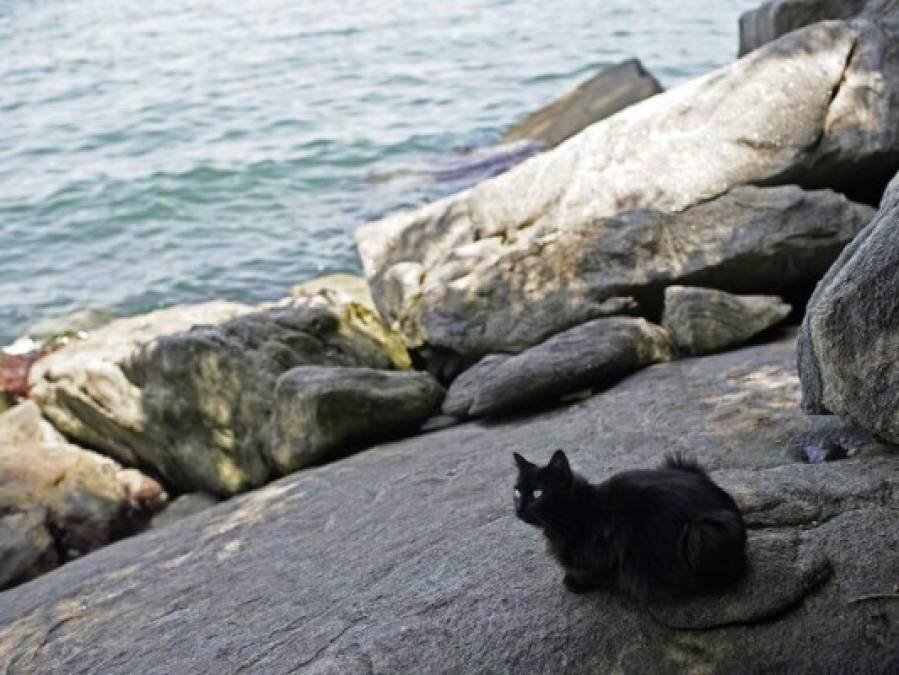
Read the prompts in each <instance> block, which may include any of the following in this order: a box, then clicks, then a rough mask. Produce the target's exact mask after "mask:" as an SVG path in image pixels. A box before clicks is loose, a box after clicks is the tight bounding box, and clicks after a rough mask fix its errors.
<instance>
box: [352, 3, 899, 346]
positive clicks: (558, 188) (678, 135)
mask: <svg viewBox="0 0 899 675" xmlns="http://www.w3.org/2000/svg"><path fill="white" fill-rule="evenodd" d="M897 24H899V12H895V11H892V10H890V9H889V8H887V7H885V8H883V11H881V12H880V13H873V12H869V13H865V14H864V15H862V16H861V17H859V18H857V19H853V20H851V21H828V22H822V23H816V24H814V25H811V26H808V27H806V28H803V29H801V30H798V31H794V32H792V33H790V34H788V35H785V36H783V37H781V38H780V39H778V40H777V41H775V42H772V43H770V44H768V45H765V46H764V47H762V48H761V49H758V50H756V51H754V52H752V53H751V54H749V55H747V56H746V57H744V58H743V59H741V60H739V61H737V62H736V63H734V64H731V65H729V66H726V67H724V68H722V69H719V70H717V71H714V72H712V73H710V74H708V75H706V76H705V77H702V78H699V79H697V80H694V81H692V82H689V83H687V84H685V85H683V86H680V87H677V88H675V89H672V90H670V91H667V92H665V93H663V94H660V95H657V96H654V97H652V98H650V99H648V100H645V101H643V102H641V103H638V104H636V105H634V106H631V107H630V108H627V109H626V110H623V111H621V112H620V113H618V114H616V115H614V116H612V117H610V118H608V119H606V120H603V121H601V122H598V123H596V124H594V125H592V126H591V127H589V128H588V129H586V130H585V131H583V132H581V133H580V134H578V135H577V136H576V137H574V138H572V139H570V140H569V141H568V142H566V143H564V144H562V145H561V146H559V147H557V148H555V149H554V150H552V151H549V152H546V153H542V154H541V155H538V156H536V157H534V158H531V159H529V160H527V161H525V162H524V163H522V164H521V165H519V166H518V167H516V168H514V169H512V170H510V171H508V172H507V173H505V174H503V175H501V176H498V177H496V178H493V179H490V180H487V181H484V182H482V183H480V184H479V185H477V186H476V187H474V188H472V189H470V190H467V191H465V192H462V193H460V194H458V195H454V196H452V197H448V198H446V199H443V200H441V201H438V202H435V203H433V204H430V205H427V206H425V207H422V208H420V209H417V210H413V211H410V212H405V213H399V214H396V215H393V216H390V217H388V218H386V219H384V220H382V221H380V222H377V223H372V224H369V225H366V226H364V227H362V228H360V229H359V230H358V232H357V243H358V246H359V251H360V254H361V258H362V261H363V265H364V267H365V271H366V275H367V277H368V279H369V282H370V283H371V286H372V291H373V295H374V297H375V301H376V302H377V303H378V308H379V310H380V311H381V314H382V315H383V316H384V317H385V319H386V320H387V321H388V323H389V324H390V325H392V326H395V327H397V328H399V329H402V331H403V333H404V335H405V336H406V340H407V344H408V345H410V346H413V347H417V346H419V345H421V344H424V343H428V344H434V345H438V346H448V347H451V348H453V349H462V350H472V351H473V352H476V353H479V354H486V353H489V352H491V351H508V350H510V349H511V350H513V351H514V350H518V349H521V348H522V347H523V346H527V345H522V342H528V343H529V344H534V343H535V342H537V341H539V340H540V339H543V338H545V337H546V336H548V335H550V334H552V333H553V332H558V331H559V330H562V329H564V328H567V327H569V326H571V325H575V324H577V323H581V322H583V321H584V320H587V319H589V318H596V317H597V316H599V315H601V314H609V313H615V312H620V311H621V310H622V305H621V303H622V300H621V297H622V295H624V294H623V293H622V292H618V291H617V290H616V289H615V288H614V287H612V288H611V289H610V288H604V287H602V286H600V287H599V289H597V288H596V287H597V282H596V281H595V278H596V277H602V276H603V275H604V272H603V270H604V269H605V266H601V267H599V268H587V269H586V270H584V269H582V266H583V263H580V264H579V261H580V260H581V259H582V258H583V257H584V256H583V255H582V254H580V251H581V250H582V249H585V250H587V251H590V252H592V253H595V252H596V251H597V250H602V249H601V248H598V246H597V244H598V242H597V239H598V238H600V237H602V233H603V232H607V231H608V230H612V231H614V232H616V233H618V234H619V235H620V238H626V234H621V233H622V231H623V232H627V231H628V230H627V228H626V223H627V222H628V221H630V220H633V219H638V220H645V219H646V218H647V217H650V216H651V217H654V218H656V219H660V220H663V221H666V220H667V219H674V218H677V217H678V215H681V216H683V217H684V218H686V219H687V220H690V218H689V217H688V215H685V214H686V212H687V211H688V210H690V209H695V208H702V207H703V206H707V205H709V204H711V203H714V202H715V201H716V200H717V199H718V198H724V199H727V195H728V193H730V194H731V195H732V193H733V190H734V188H735V187H737V186H740V185H744V184H754V185H763V186H772V185H787V184H792V183H798V184H800V185H802V186H803V187H805V188H818V187H831V188H837V189H839V190H841V191H844V192H847V191H848V192H853V193H855V192H858V193H860V194H862V193H864V194H865V196H866V198H870V199H871V200H874V199H876V198H877V197H879V191H880V190H881V189H882V187H883V185H885V183H886V180H887V178H888V174H889V175H891V173H889V172H893V173H894V172H895V171H896V169H897V168H899V81H897V78H899V54H897V53H896V51H895V50H893V49H891V48H890V45H892V44H894V42H895V39H896V38H897V37H899V25H897ZM647 139H652V142H648V140H647ZM710 208H715V207H714V206H712V207H710ZM647 211H649V212H650V216H647V215H646V212H647ZM720 211H721V207H720V206H719V212H720ZM657 227H663V226H662V225H658V226H657ZM699 229H700V228H699V227H697V228H696V230H697V231H699ZM744 229H745V228H744ZM597 233H600V234H597ZM585 239H586V241H585ZM627 243H628V244H631V245H633V242H630V241H629V242H627ZM585 244H586V245H585ZM606 245H607V246H613V243H612V242H609V243H607V244H606ZM622 249H623V250H630V247H628V248H625V247H622ZM649 253H651V256H650V257H655V251H651V252H649ZM566 256H567V257H566ZM663 257H664V256H663ZM535 258H545V260H546V262H542V263H539V264H535V263H534V262H533V260H534V259H535ZM569 259H570V260H572V261H573V262H574V263H575V264H574V265H572V266H571V267H573V268H574V270H571V269H570V267H569V266H567V265H563V264H562V263H561V262H559V261H562V260H564V262H565V263H568V262H569ZM395 266H399V267H395ZM591 271H592V272H593V274H590V272H591ZM746 273H747V274H751V273H752V272H751V269H749V268H748V267H747V268H746ZM651 275H652V271H650V272H648V273H647V275H646V276H651ZM806 278H813V275H809V276H808V277H806ZM400 280H401V281H402V283H397V282H398V281H400ZM670 283H685V282H684V281H682V280H672V281H671V282H670ZM691 283H692V282H691ZM585 289H586V290H585ZM722 290H728V291H735V290H736V289H732V288H722ZM601 291H604V292H601ZM737 292H753V293H769V292H777V289H774V288H766V287H764V285H762V287H756V288H754V289H752V290H748V289H744V290H740V291H737ZM610 296H611V298H617V299H618V300H617V302H616V301H613V300H612V299H610ZM567 299H570V302H568V301H567ZM537 307H545V308H547V309H543V311H542V314H541V315H537V316H535V315H534V312H535V308H537ZM484 308H489V309H484ZM550 308H551V309H550ZM572 308H574V309H572ZM497 310H498V311H497ZM546 314H550V315H552V316H551V318H550V320H549V322H550V323H552V324H554V325H553V326H552V328H551V329H549V330H544V329H543V328H544V326H545V324H546V322H547V319H546V316H545V315H546ZM560 315H561V316H560ZM490 317H498V320H497V323H498V324H500V325H501V326H502V328H497V327H494V326H493V325H491V318H490ZM565 324H567V325H565ZM504 332H508V333H510V334H511V335H512V336H513V338H514V339H507V340H504V341H503V344H497V341H496V339H495V335H496V334H499V333H504ZM482 334H483V335H484V336H485V337H483V338H480V336H481V335H482ZM535 335H536V336H537V337H536V338H535V337H534V336H535ZM472 342H480V343H481V344H468V343H472ZM511 343H515V346H514V347H512V346H511ZM453 345H458V346H453Z"/></svg>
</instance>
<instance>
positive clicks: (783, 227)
mask: <svg viewBox="0 0 899 675" xmlns="http://www.w3.org/2000/svg"><path fill="white" fill-rule="evenodd" d="M873 213H874V211H873V209H871V208H870V207H868V206H866V205H861V204H856V203H854V202H851V201H849V200H847V199H846V198H845V197H843V196H841V195H838V194H836V193H834V192H831V191H829V190H816V191H804V190H802V189H800V188H798V187H796V186H782V187H774V188H758V187H749V186H744V187H737V188H734V189H733V190H731V191H730V192H728V193H727V194H725V195H723V196H721V197H718V198H716V199H712V200H711V201H707V202H703V203H701V204H698V205H696V206H693V207H690V208H687V209H686V210H684V211H682V212H663V211H657V210H648V209H644V210H639V211H632V212H629V213H625V214H623V215H621V216H616V217H610V218H604V219H603V218H597V219H592V220H583V221H581V220H580V218H579V216H578V214H577V212H569V213H568V214H567V215H565V216H563V217H564V218H567V220H559V221H546V222H543V223H542V224H540V225H537V224H532V225H531V226H528V227H525V228H524V229H522V230H516V231H515V232H509V233H507V234H505V235H503V236H492V237H485V238H481V239H479V240H478V241H474V242H470V243H467V244H464V245H460V246H458V247H456V248H453V249H451V250H448V251H447V252H446V254H445V255H443V256H440V255H437V250H436V249H435V251H434V255H433V257H430V258H429V266H428V268H427V269H425V268H424V267H422V266H421V265H418V264H414V265H413V264H411V263H400V264H398V265H396V266H394V267H390V268H389V269H387V270H386V272H385V275H384V277H383V280H382V281H383V283H382V282H381V281H379V277H378V274H377V273H376V274H375V275H374V277H373V284H374V287H375V288H376V289H378V288H383V289H384V294H383V295H381V296H380V299H381V301H382V302H383V303H384V306H382V307H381V309H382V312H383V313H384V316H385V318H386V320H387V321H388V322H390V323H392V324H393V325H394V326H395V327H396V328H397V329H398V330H401V331H403V332H404V334H405V336H406V340H407V344H409V345H411V346H414V347H419V346H421V345H422V344H425V343H427V344H428V345H432V346H437V347H441V348H447V349H451V350H454V351H456V352H459V353H462V354H468V355H475V356H481V355H483V354H486V353H490V352H517V351H521V350H522V349H524V348H526V347H529V346H531V345H533V344H536V343H538V342H540V341H542V340H544V339H546V338H547V337H549V336H550V335H553V334H555V333H558V332H560V331H562V330H565V329H567V328H570V327H571V326H575V325H578V324H580V323H583V322H585V321H589V320H591V319H594V318H597V317H600V316H604V315H609V314H615V313H620V312H622V311H624V310H626V309H628V308H629V307H631V306H632V305H636V306H637V309H638V311H639V312H640V313H641V314H643V315H645V316H649V317H651V318H657V317H658V316H660V315H661V309H662V304H663V293H664V288H665V286H667V285H669V284H691V285H704V286H714V287H716V288H722V289H724V290H728V291H732V292H738V293H758V292H768V291H775V292H783V291H785V290H788V289H790V288H792V287H794V286H796V285H801V284H810V283H813V282H814V281H815V280H817V279H819V278H820V277H821V276H822V275H823V274H824V272H825V271H826V270H827V268H828V266H829V265H830V263H831V262H832V261H833V260H834V259H835V258H836V256H837V254H838V253H839V252H840V250H842V248H843V247H844V246H845V245H846V244H847V243H848V242H849V241H851V239H852V238H853V237H854V236H855V235H856V234H857V233H858V232H859V231H860V230H861V228H862V227H863V226H864V225H865V224H866V223H867V222H868V220H869V219H870V217H871V216H872V215H873ZM370 233H371V234H373V235H374V234H375V232H374V230H371V231H370ZM360 236H361V237H363V238H364V237H365V236H367V235H364V234H363V235H360ZM436 246H437V247H439V246H440V243H439V239H438V241H437V243H436ZM364 250H365V248H364V246H363V252H364ZM429 255H430V252H429ZM398 270H399V271H398ZM398 278H401V279H402V280H403V281H402V283H399V282H398V281H397V279H398Z"/></svg>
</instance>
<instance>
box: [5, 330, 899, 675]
mask: <svg viewBox="0 0 899 675" xmlns="http://www.w3.org/2000/svg"><path fill="white" fill-rule="evenodd" d="M794 361H795V342H794V340H793V338H792V337H788V338H787V339H784V340H783V341H781V342H779V343H776V344H772V345H767V346H759V347H752V348H748V349H744V350H741V351H737V352H731V353H727V354H723V355H719V356H714V357H705V358H699V359H689V360H682V361H675V362H670V363H666V364H660V365H656V366H653V367H650V368H648V369H646V370H644V371H641V372H640V373H638V374H636V375H634V376H632V377H631V378H629V379H627V380H625V381H624V382H622V383H621V384H619V385H618V386H616V387H615V388H613V389H611V390H609V391H607V392H606V393H604V394H601V395H597V396H595V397H593V398H591V399H589V400H587V401H585V402H582V403H579V404H577V405H575V406H573V407H569V408H565V409H559V410H556V411H554V412H551V413H547V414H543V415H540V416H537V417H531V418H525V419H518V420H516V421H513V422H507V423H503V424H491V425H484V424H467V425H463V426H457V427H454V428H451V429H446V430H443V431H439V432H435V433H433V434H430V435H427V436H422V437H418V438H413V439H408V440H405V441H402V442H399V443H393V444H390V445H383V446H379V447H377V448H374V449H372V450H371V451H369V452H366V453H362V454H359V455H355V456H353V457H351V458H349V459H346V460H342V461H339V462H336V463H333V464H330V465H328V466H325V467H322V468H319V469H314V470H310V471H305V472H301V473H298V474H294V475H292V476H289V477H287V478H284V479H282V480H280V481H278V482H277V483H273V484H271V485H268V486H266V487H265V488H263V489H260V490H258V491H256V492H253V493H250V494H247V495H244V496H241V497H237V498H234V499H232V500H230V501H228V502H225V503H223V504H220V505H218V506H216V507H213V508H211V509H208V510H206V511H204V512H203V513H201V514H198V515H195V516H193V517H191V518H188V519H186V520H183V521H181V522H179V523H175V524H173V525H171V526H170V527H167V528H164V529H161V530H158V531H153V532H150V533H148V534H144V535H140V536H138V537H135V538H132V539H129V540H126V541H124V542H121V543H118V544H115V545H113V546H111V547H107V548H106V549H104V550H102V551H99V552H97V553H95V554H91V555H90V556H87V557H85V558H83V559H81V560H78V561H75V562H73V563H71V564H69V565H66V566H65V567H62V568H60V569H59V570H56V571H54V572H52V573H50V574H48V575H45V576H44V577H41V578H40V579H37V580H35V581H33V582H30V583H28V584H26V585H24V586H22V587H20V588H17V589H14V590H12V591H10V592H6V593H4V594H3V595H2V596H0V671H3V672H8V673H10V674H11V675H12V674H16V673H26V672H27V673H60V672H65V673H77V672H103V673H110V674H114V673H129V674H130V673H134V672H144V673H171V672H196V673H216V674H217V675H222V674H224V673H286V672H300V673H341V674H352V673H399V672H430V673H467V672H490V673H587V672H593V673H596V672H599V673H608V672H622V673H646V672H651V673H661V674H665V673H683V672H703V673H741V672H742V673H746V672H761V671H765V672H772V671H775V672H790V673H808V674H809V675H810V674H812V673H815V674H816V675H817V674H818V673H822V672H864V673H872V674H875V675H876V674H878V673H883V674H886V673H892V672H896V669H897V667H899V648H897V645H899V603H897V602H896V601H895V599H890V598H889V597H886V596H883V594H884V593H888V592H889V591H890V587H891V585H892V584H894V583H896V580H897V579H899V557H897V556H896V555H895V552H896V550H899V501H897V498H899V455H897V454H896V453H895V451H890V450H888V449H886V448H884V447H883V446H880V445H878V444H876V443H873V442H870V441H865V440H864V436H863V435H862V436H861V437H860V436H858V435H857V433H856V432H855V431H853V430H852V429H851V428H848V427H846V425H845V424H841V423H840V422H839V421H838V420H834V419H832V418H818V417H806V416H803V415H802V414H801V413H800V412H799V409H798V402H799V382H798V379H797V377H796V372H795V367H794ZM827 439H830V440H832V441H834V442H841V443H846V444H849V445H851V448H849V450H851V453H852V454H853V456H852V458H850V459H847V460H843V461H840V462H832V463H823V464H805V463H801V462H796V461H794V460H793V459H792V456H793V452H794V450H795V449H796V448H801V447H804V446H806V445H809V444H820V443H822V442H824V441H825V440H827ZM850 439H856V440H854V441H851V440H850ZM558 447H563V448H566V449H569V450H570V451H571V452H570V456H571V459H572V463H573V464H574V466H575V468H576V469H578V470H580V471H582V472H584V473H586V474H587V475H589V476H591V477H592V478H594V479H597V480H598V479H601V478H603V477H606V476H608V475H610V474H611V473H613V472H615V471H618V470H621V469H625V468H631V467H638V466H651V465H654V464H656V463H657V462H658V461H659V459H660V457H661V456H662V454H663V453H665V452H670V451H672V450H684V451H688V452H691V453H693V454H695V455H696V456H697V457H698V458H699V459H701V460H702V461H704V462H705V463H706V464H707V465H708V466H709V468H710V469H711V470H712V474H713V476H714V477H715V478H716V479H717V480H718V481H719V482H720V483H721V484H722V485H723V486H725V487H726V488H727V489H729V490H730V491H731V492H732V493H733V494H734V495H735V497H736V499H737V500H738V502H739V503H740V504H741V505H742V507H743V508H744V510H745V512H746V517H747V522H748V523H749V524H750V526H751V528H752V531H751V533H750V544H749V547H750V556H751V559H752V560H753V566H754V567H753V573H752V574H751V575H750V576H749V577H748V578H747V580H746V582H745V583H744V584H743V585H742V586H741V587H739V588H738V589H737V590H736V591H735V592H734V593H732V594H730V595H727V596H725V597H723V598H721V599H719V600H717V601H707V600H702V601H696V602H695V603H691V604H688V605H684V606H680V607H677V606H675V607H668V608H658V609H655V610H653V612H652V614H650V613H647V612H646V611H643V610H640V609H638V608H637V607H635V606H633V605H632V604H630V603H628V602H626V601H624V600H621V599H620V598H617V597H613V596H609V595H607V594H604V593H597V594H591V595H587V596H575V595H572V594H570V593H567V592H565V591H564V589H563V588H562V584H561V573H560V571H559V569H558V568H556V567H555V565H554V564H553V563H552V562H550V560H549V559H548V557H547V555H546V553H545V552H544V546H543V541H542V540H541V536H540V534H539V533H538V532H537V531H535V530H534V529H533V528H530V527H528V526H526V525H525V524H523V523H521V522H519V521H517V520H516V518H515V516H514V514H513V507H512V495H511V492H512V484H513V480H514V475H515V469H514V466H513V463H512V459H511V453H512V452H513V451H519V452H521V453H524V454H526V455H527V456H529V457H534V458H535V459H545V458H546V457H549V456H550V454H551V453H552V451H553V450H554V449H556V448H558Z"/></svg>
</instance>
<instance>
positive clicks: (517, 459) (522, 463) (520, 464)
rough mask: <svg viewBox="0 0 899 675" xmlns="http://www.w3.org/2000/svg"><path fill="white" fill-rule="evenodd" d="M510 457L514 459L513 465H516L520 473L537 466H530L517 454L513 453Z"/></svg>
mask: <svg viewBox="0 0 899 675" xmlns="http://www.w3.org/2000/svg"><path fill="white" fill-rule="evenodd" d="M512 456H513V457H514V458H515V463H516V464H517V465H518V468H519V470H521V471H527V470H529V469H533V468H535V467H536V466H537V465H536V464H531V463H530V462H529V461H528V460H526V459H525V458H524V457H522V456H521V455H519V454H518V453H517V452H513V453H512Z"/></svg>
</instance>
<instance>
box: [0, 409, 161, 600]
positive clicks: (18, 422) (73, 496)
mask: <svg viewBox="0 0 899 675" xmlns="http://www.w3.org/2000/svg"><path fill="white" fill-rule="evenodd" d="M166 499H167V495H166V493H165V492H164V491H163V490H162V488H161V487H160V485H159V483H157V482H156V481H154V480H153V479H151V478H149V477H147V476H145V475H143V474H141V473H140V472H138V471H137V470H135V469H124V468H122V467H121V466H120V465H119V464H117V463H116V462H114V461H113V460H111V459H109V458H107V457H103V456H101V455H98V454H96V453H94V452H91V451H89V450H84V449H83V448H79V447H77V446H75V445H72V444H70V443H67V442H66V441H65V439H64V438H63V437H62V436H61V435H60V434H59V433H58V432H57V431H55V430H54V429H53V428H52V427H51V426H50V425H49V424H48V423H47V422H46V421H45V420H44V419H43V418H42V417H41V415H40V412H39V411H38V409H37V406H36V405H35V404H34V403H33V402H31V401H27V402H25V403H22V404H20V405H18V406H16V407H14V408H12V409H11V410H8V411H6V412H5V413H3V414H0V517H2V525H0V549H3V550H4V551H5V552H6V554H5V555H4V556H2V558H4V559H6V558H7V557H8V558H9V560H8V562H7V563H6V564H4V565H3V567H2V568H0V587H2V586H5V585H7V584H10V583H14V582H18V581H24V580H26V579H28V578H30V577H31V576H34V575H36V574H38V573H40V572H43V571H46V570H47V569H50V568H52V567H55V566H56V565H57V564H58V563H61V562H65V561H66V560H69V559H71V558H74V557H77V556H80V555H82V554H84V553H88V552H90V551H93V550H95V549H97V548H99V547H101V546H103V545H105V544H107V543H109V542H110V541H114V540H116V539H119V538H121V537H123V536H126V535H129V534H133V533H134V532H136V531H139V530H141V529H143V528H144V527H145V526H146V524H147V522H148V520H149V519H150V517H151V516H152V515H153V513H155V512H156V511H158V510H159V509H160V508H161V507H162V506H163V505H164V504H165V502H166Z"/></svg>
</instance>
